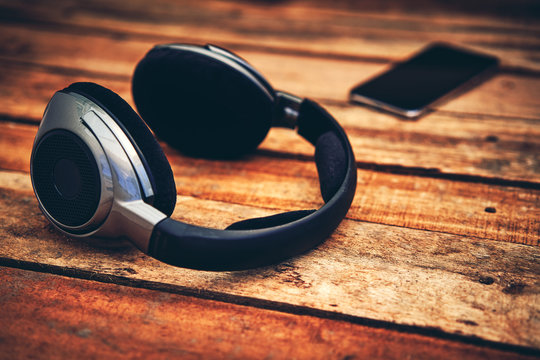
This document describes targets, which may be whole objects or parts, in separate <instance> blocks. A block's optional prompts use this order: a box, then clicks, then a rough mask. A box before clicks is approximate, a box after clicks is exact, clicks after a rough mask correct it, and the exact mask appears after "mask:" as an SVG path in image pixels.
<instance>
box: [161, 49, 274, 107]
mask: <svg viewBox="0 0 540 360" xmlns="http://www.w3.org/2000/svg"><path fill="white" fill-rule="evenodd" d="M154 48H155V49H162V48H165V49H176V50H184V51H191V52H194V53H197V54H201V55H205V56H209V57H211V58H213V59H214V60H217V61H220V62H222V63H225V64H227V65H229V66H230V67H232V68H233V69H235V70H237V71H239V72H241V73H242V74H243V75H244V76H245V77H247V78H248V79H249V80H250V81H251V82H252V83H254V84H255V85H257V87H259V88H260V89H261V90H262V91H263V92H264V93H265V94H266V96H268V98H269V99H270V100H271V101H274V100H275V99H274V96H273V95H272V94H271V93H270V92H269V91H268V89H267V88H266V86H264V85H263V84H261V82H260V81H259V79H257V78H256V77H255V76H254V75H253V74H252V73H251V72H250V71H249V70H247V69H246V68H245V65H240V64H239V63H238V62H237V61H235V60H233V59H232V58H231V57H232V56H233V54H232V53H231V54H230V55H224V52H225V51H224V50H223V49H220V51H212V49H209V48H205V47H202V46H199V45H189V44H162V45H156V46H155V47H154ZM214 48H217V47H215V46H214ZM217 49H219V48H217ZM239 61H241V62H242V63H244V62H245V60H239ZM250 67H251V66H250ZM251 68H252V67H251ZM253 70H254V69H253ZM261 77H262V75H261Z"/></svg>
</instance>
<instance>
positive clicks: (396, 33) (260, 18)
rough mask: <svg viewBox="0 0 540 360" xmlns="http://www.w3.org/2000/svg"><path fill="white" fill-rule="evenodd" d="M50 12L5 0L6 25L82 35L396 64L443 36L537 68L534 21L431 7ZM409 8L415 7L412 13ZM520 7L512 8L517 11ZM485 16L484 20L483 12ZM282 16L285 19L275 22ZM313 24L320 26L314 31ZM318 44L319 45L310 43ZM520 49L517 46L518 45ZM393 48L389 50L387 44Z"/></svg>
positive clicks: (216, 5)
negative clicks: (151, 38) (59, 28)
mask: <svg viewBox="0 0 540 360" xmlns="http://www.w3.org/2000/svg"><path fill="white" fill-rule="evenodd" d="M55 5H56V6H55V8H54V9H52V8H50V7H48V6H46V5H45V4H39V3H33V4H32V6H30V7H29V6H24V5H21V4H17V3H13V2H9V1H7V2H6V1H3V2H2V4H1V6H2V12H3V13H5V14H7V19H6V20H7V21H13V22H24V23H26V24H27V25H29V24H31V23H32V22H35V23H40V24H46V25H47V26H62V25H64V26H65V25H68V26H74V27H75V28H77V29H79V32H84V33H88V32H89V31H90V32H102V33H103V32H104V31H105V32H107V31H108V32H109V33H112V34H117V33H118V31H124V32H126V33H129V34H130V35H131V36H141V37H148V36H160V37H161V38H162V39H167V40H169V41H170V40H173V41H178V40H179V37H183V38H184V39H185V40H186V41H190V42H193V41H195V42H198V41H207V40H208V39H211V40H212V41H214V42H216V41H217V42H221V43H228V44H239V45H242V46H258V47H261V46H262V47H270V48H275V49H279V50H282V51H289V52H299V51H300V52H304V53H311V54H314V53H315V54H337V55H338V56H345V57H347V56H363V57H371V58H376V59H381V58H382V59H388V58H393V59H398V58H403V57H405V56H407V54H410V53H411V52H413V51H416V50H417V49H418V48H420V47H422V46H424V45H425V44H427V43H429V42H433V41H440V40H441V39H444V40H446V41H451V42H454V43H459V44H461V45H465V46H468V47H473V48H475V49H478V50H480V51H487V52H490V53H493V54H495V55H498V56H499V57H501V58H502V59H503V62H504V63H505V64H506V65H508V66H517V67H524V68H530V69H536V70H538V69H539V68H540V65H539V62H538V56H536V55H532V54H533V53H534V54H535V53H536V52H537V50H535V49H537V48H538V46H537V45H538V27H537V26H536V23H535V22H534V21H531V20H528V19H523V18H519V17H517V18H512V17H511V16H507V15H508V13H506V14H504V15H503V16H504V21H501V20H502V19H501V18H497V17H490V16H485V14H486V12H485V11H482V12H476V14H477V15H471V14H459V13H457V14H456V13H452V12H444V11H439V12H438V13H433V12H432V13H429V14H426V11H425V9H426V6H419V7H414V6H411V7H410V8H409V11H402V9H401V10H400V11H399V12H397V11H393V10H392V9H391V8H390V9H388V8H385V6H380V7H379V8H377V9H376V10H373V11H369V12H365V11H350V10H349V11H339V10H338V11H335V10H333V9H330V8H328V7H327V6H326V8H324V9H316V8H314V6H313V4H309V5H308V6H305V4H298V3H296V4H295V3H290V2H287V3H284V4H274V3H272V4H271V6H268V4H264V3H258V4H249V5H247V4H245V3H231V2H229V3H227V2H204V3H200V2H193V1H184V2H181V3H179V2H170V1H165V2H161V3H156V4H154V6H152V7H151V8H148V7H147V6H146V3H144V2H142V1H136V2H130V4H129V5H125V6H122V7H119V5H118V4H114V3H110V2H98V1H94V2H92V3H91V4H84V5H81V4H80V3H76V2H73V1H61V2H60V1H59V2H57V3H55ZM411 9H415V10H412V11H411ZM514 9H515V8H514ZM480 14H482V15H480ZM276 18H279V19H280V21H275V19H276ZM314 24H316V26H314ZM314 39H316V40H317V41H313V40H314ZM516 43H519V44H522V46H520V47H519V48H518V47H516V46H512V45H513V44H516ZM390 45H391V46H390Z"/></svg>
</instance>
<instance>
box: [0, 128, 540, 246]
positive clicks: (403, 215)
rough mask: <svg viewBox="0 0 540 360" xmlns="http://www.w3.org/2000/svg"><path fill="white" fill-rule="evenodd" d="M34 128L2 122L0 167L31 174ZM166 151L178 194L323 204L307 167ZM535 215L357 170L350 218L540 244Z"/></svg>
mask: <svg viewBox="0 0 540 360" xmlns="http://www.w3.org/2000/svg"><path fill="white" fill-rule="evenodd" d="M36 130H37V129H36V127H35V126H32V125H22V124H9V123H0V148H2V149H4V151H3V152H2V153H1V154H0V168H2V169H8V170H16V171H25V172H28V171H29V159H30V153H31V149H32V143H33V138H34V136H35V132H36ZM282 138H283V134H282V133H281V132H279V133H276V134H271V135H270V136H269V139H268V140H267V141H269V142H276V143H277V142H280V141H281V139H282ZM291 141H292V140H291ZM280 146H281V147H282V148H286V146H285V145H283V144H280ZM289 148H290V146H289ZM165 150H166V154H167V156H168V159H169V161H170V163H171V164H172V169H173V172H174V174H175V182H176V186H177V189H178V193H179V194H180V195H183V196H191V197H197V198H200V199H207V200H215V201H222V202H226V203H234V204H242V205H249V206H264V207H265V208H267V209H272V210H275V211H285V210H296V209H300V208H318V207H320V206H321V205H322V200H321V197H320V194H319V191H318V183H317V175H316V170H315V166H314V164H313V162H312V161H299V160H294V159H286V158H285V159H280V158H274V157H268V156H264V155H263V154H260V155H256V156H252V157H250V158H248V159H244V160H242V161H228V162H219V161H206V160H196V159H192V158H189V157H185V156H182V155H180V154H179V153H177V152H176V151H174V150H172V149H170V148H168V147H165ZM311 151H313V150H312V149H311ZM263 204H264V205H263ZM486 208H494V209H495V211H496V213H489V212H486ZM539 209H540V191H539V190H535V189H520V188H515V187H503V186H497V185H487V184H479V183H467V182H460V181H457V182H456V181H451V180H444V179H436V178H429V177H419V176H410V175H397V174H389V173H381V172H375V171H370V170H359V172H358V185H357V193H356V198H355V200H354V202H353V205H352V207H351V210H350V211H349V214H348V217H349V218H351V219H355V220H362V221H369V222H375V223H382V224H388V225H397V226H404V227H409V228H415V229H425V230H434V231H442V232H446V233H452V234H458V235H467V236H475V237H482V238H489V239H494V240H500V241H507V242H516V243H523V244H529V245H537V246H538V245H540V222H539V221H538V218H539V215H540V210H539Z"/></svg>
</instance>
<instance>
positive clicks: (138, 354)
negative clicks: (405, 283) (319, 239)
mask: <svg viewBox="0 0 540 360" xmlns="http://www.w3.org/2000/svg"><path fill="white" fill-rule="evenodd" d="M0 286H1V287H2V288H3V289H5V290H9V292H7V293H5V294H3V295H1V296H0V304H1V306H2V310H3V311H2V312H1V313H0V320H2V323H3V324H4V326H2V327H1V328H0V338H1V339H2V341H4V342H6V343H9V344H10V345H11V346H10V348H9V349H4V350H7V351H4V352H3V353H2V357H3V358H10V359H15V358H31V357H33V356H34V355H35V354H40V358H48V359H51V358H71V357H72V356H73V354H75V353H78V354H79V355H80V356H81V357H99V358H104V357H105V358H118V357H129V358H154V357H156V355H157V357H162V356H163V357H182V358H186V359H198V358H201V357H202V358H241V359H261V358H265V357H266V358H289V359H292V358H295V359H329V358H339V359H345V358H347V359H352V358H394V359H400V358H402V357H403V354H408V355H409V356H410V357H411V358H415V359H424V358H433V357H441V358H463V359H475V358H479V357H480V358H489V359H506V358H508V357H510V356H512V357H514V358H516V359H527V358H532V357H528V356H524V355H521V356H516V355H515V354H513V353H511V352H508V351H503V350H497V349H490V348H486V347H479V346H475V345H471V344H460V343H456V342H453V341H450V340H446V339H434V338H431V337H428V336H424V335H417V334H410V333H403V332H398V331H395V330H388V329H384V328H374V327H369V326H364V325H358V324H352V323H350V322H347V321H336V320H331V319H324V318H320V317H315V316H297V315H292V314H287V313H283V312H278V311H271V310H263V309H256V308H253V307H249V306H241V305H234V304H227V303H223V302H219V301H212V300H201V299H198V298H195V297H190V296H182V295H177V294H170V293H164V292H160V291H151V290H146V289H136V288H133V287H125V286H117V285H110V284H100V283H98V282H94V281H84V280H73V279H69V278H65V277H62V276H58V275H50V274H43V273H36V272H30V271H25V270H18V269H9V268H1V267H0ZM60 294H61V295H60ZM81 309H84V310H83V311H81ZM194 314H196V315H195V316H194ZM216 324H219V326H216ZM21 332H24V333H25V336H24V337H22V336H19V334H20V333H21ZM44 333H46V334H49V336H43V334H44ZM291 339H295V340H294V343H291ZM336 344H339V346H336ZM209 354H211V355H210V356H209Z"/></svg>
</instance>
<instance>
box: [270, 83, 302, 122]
mask: <svg viewBox="0 0 540 360" xmlns="http://www.w3.org/2000/svg"><path fill="white" fill-rule="evenodd" d="M276 100H277V101H276V111H275V113H274V118H273V119H272V126H273V127H285V128H289V129H295V128H296V125H297V124H296V123H297V120H298V114H299V112H300V104H302V99H301V98H299V97H298V96H294V95H292V94H289V93H286V92H283V91H276Z"/></svg>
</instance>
